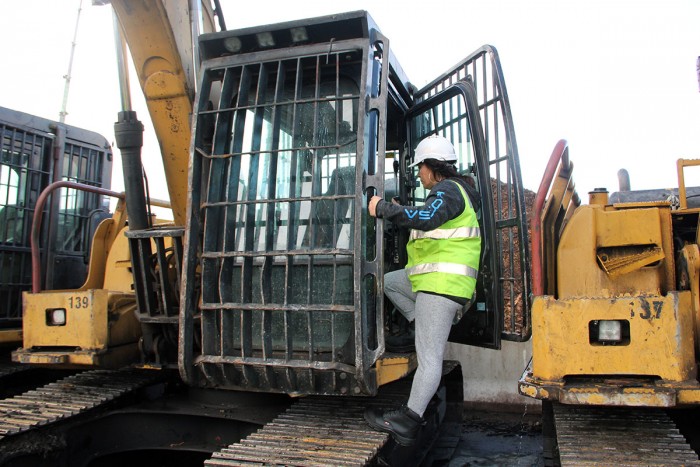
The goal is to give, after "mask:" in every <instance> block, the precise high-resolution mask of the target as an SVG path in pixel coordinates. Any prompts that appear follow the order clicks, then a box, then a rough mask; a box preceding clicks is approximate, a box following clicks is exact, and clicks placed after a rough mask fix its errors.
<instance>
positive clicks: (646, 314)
mask: <svg viewBox="0 0 700 467" xmlns="http://www.w3.org/2000/svg"><path fill="white" fill-rule="evenodd" d="M639 304H640V306H641V308H642V309H641V310H638V312H637V314H638V316H639V317H640V318H642V319H659V318H661V310H662V309H663V307H664V302H663V301H662V300H652V301H650V302H649V301H647V300H642V301H641V302H640V303H639ZM634 316H635V312H634V309H633V310H631V311H630V318H634Z"/></svg>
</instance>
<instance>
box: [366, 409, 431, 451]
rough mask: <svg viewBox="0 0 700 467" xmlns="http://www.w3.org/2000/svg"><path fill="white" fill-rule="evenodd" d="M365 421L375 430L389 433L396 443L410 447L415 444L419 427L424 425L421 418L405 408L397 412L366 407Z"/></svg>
mask: <svg viewBox="0 0 700 467" xmlns="http://www.w3.org/2000/svg"><path fill="white" fill-rule="evenodd" d="M365 420H367V423H369V426H371V427H372V428H374V429H375V430H379V431H385V432H387V433H391V434H392V436H393V437H394V439H395V440H396V442H397V443H399V444H400V445H402V446H411V445H412V444H413V443H415V442H416V437H417V436H418V431H419V430H420V427H421V426H423V425H424V424H425V421H424V420H423V417H421V416H420V415H418V414H417V413H415V412H414V411H413V410H411V409H409V408H408V407H406V406H403V407H401V408H400V409H398V410H387V411H384V409H379V408H376V407H368V408H367V409H366V410H365Z"/></svg>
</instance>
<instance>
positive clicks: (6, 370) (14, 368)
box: [0, 363, 29, 381]
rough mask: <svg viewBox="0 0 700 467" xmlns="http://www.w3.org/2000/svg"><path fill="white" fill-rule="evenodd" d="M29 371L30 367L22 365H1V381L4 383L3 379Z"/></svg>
mask: <svg viewBox="0 0 700 467" xmlns="http://www.w3.org/2000/svg"><path fill="white" fill-rule="evenodd" d="M28 369H29V367H28V366H27V365H20V364H18V363H0V381H2V378H5V377H7V376H10V375H13V374H15V373H18V372H20V371H25V370H28Z"/></svg>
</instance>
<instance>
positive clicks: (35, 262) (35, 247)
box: [30, 180, 124, 293]
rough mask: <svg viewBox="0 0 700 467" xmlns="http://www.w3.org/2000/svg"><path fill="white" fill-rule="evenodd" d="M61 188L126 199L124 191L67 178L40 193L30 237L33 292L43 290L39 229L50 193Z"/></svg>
mask: <svg viewBox="0 0 700 467" xmlns="http://www.w3.org/2000/svg"><path fill="white" fill-rule="evenodd" d="M59 188H73V189H76V190H82V191H88V192H90V193H97V194H99V195H105V196H112V197H115V198H119V199H124V193H117V192H116V191H111V190H107V189H104V188H100V187H96V186H92V185H85V184H83V183H77V182H69V181H66V180H62V181H58V182H53V183H52V184H50V185H49V186H47V187H46V188H44V190H43V191H42V192H41V194H40V195H39V198H38V199H37V200H36V205H35V206H34V218H33V219H32V235H31V238H30V245H31V249H32V293H39V292H41V257H40V255H41V253H40V252H39V230H40V228H41V219H42V217H43V216H44V204H46V200H47V199H48V198H49V195H51V193H52V192H53V191H54V190H57V189H59Z"/></svg>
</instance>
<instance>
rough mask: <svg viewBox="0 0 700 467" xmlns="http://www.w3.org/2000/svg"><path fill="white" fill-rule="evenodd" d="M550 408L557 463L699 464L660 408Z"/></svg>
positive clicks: (559, 406)
mask: <svg viewBox="0 0 700 467" xmlns="http://www.w3.org/2000/svg"><path fill="white" fill-rule="evenodd" d="M553 408H554V421H555V426H556V437H557V443H558V445H559V460H560V461H561V465H562V466H569V465H576V466H585V465H596V466H598V465H615V466H639V465H645V466H648V465H684V466H690V465H698V466H700V461H698V455H697V454H696V453H695V451H693V450H692V449H691V448H690V446H689V445H688V443H687V441H686V439H685V438H684V437H683V435H682V434H681V433H680V432H679V430H678V429H677V428H676V425H675V424H674V423H673V421H672V420H671V419H670V418H669V416H668V415H667V414H666V413H665V412H664V411H663V410H660V409H631V408H610V407H608V408H584V407H571V406H566V405H561V404H554V406H553Z"/></svg>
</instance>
